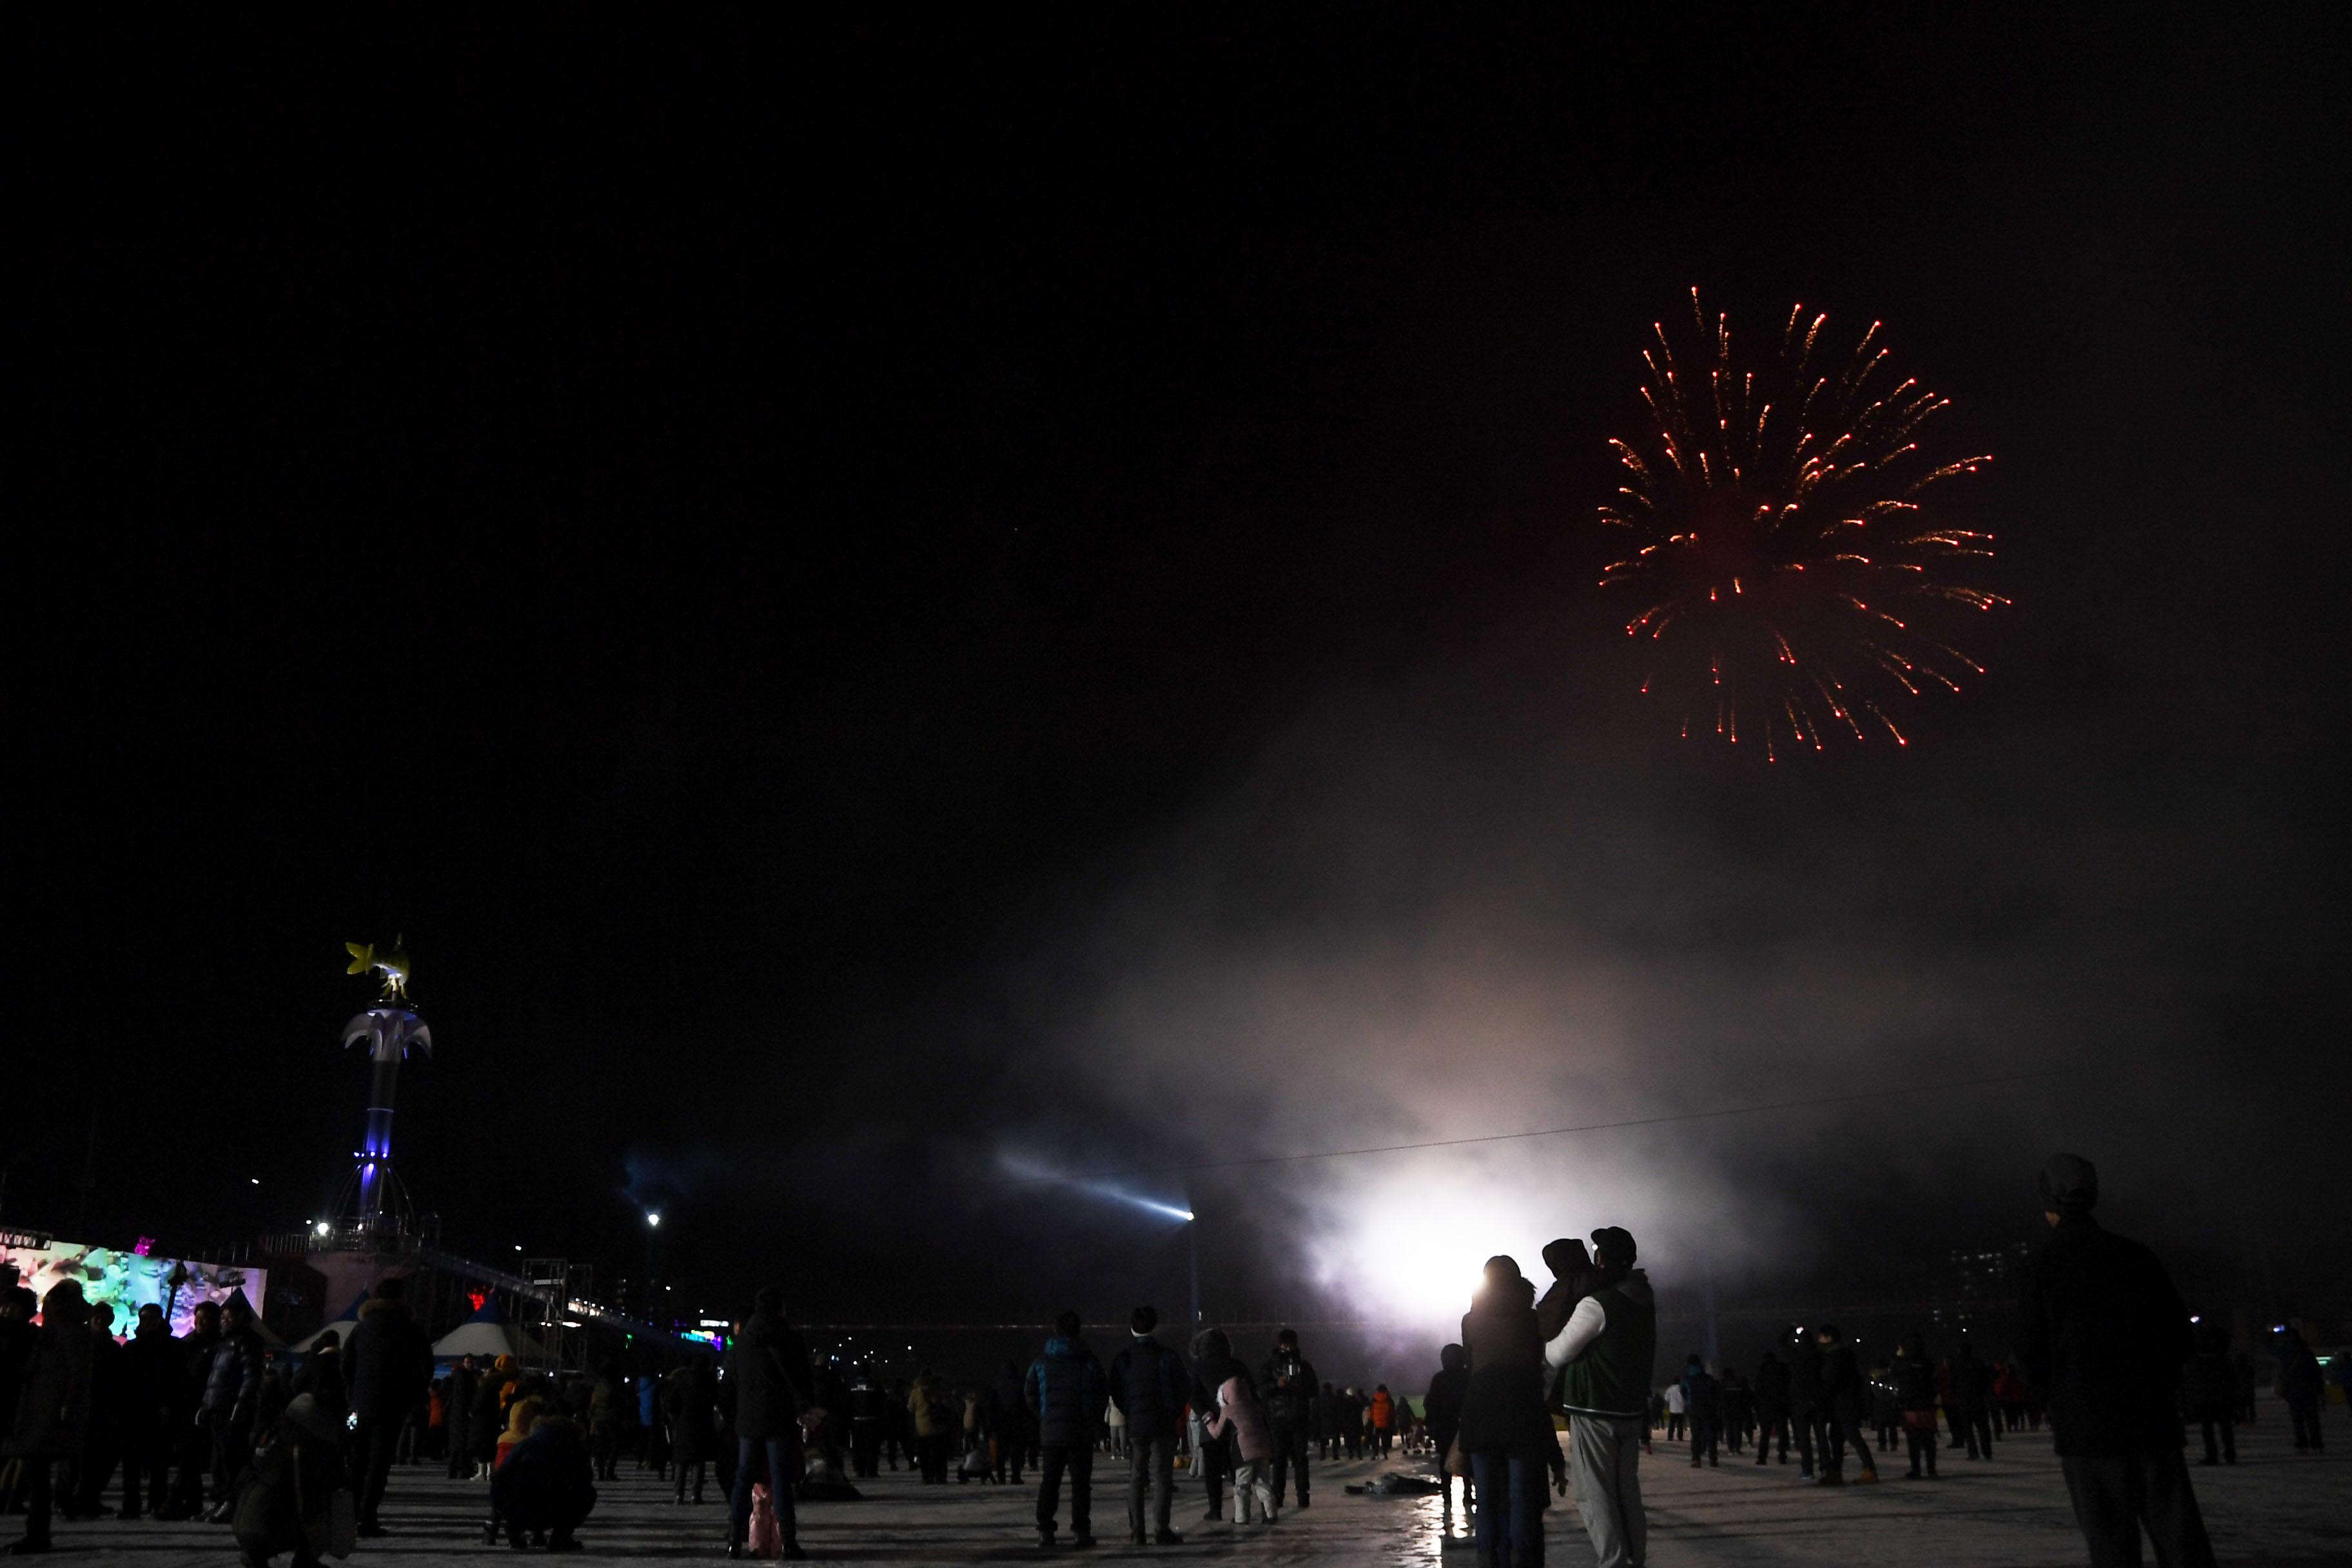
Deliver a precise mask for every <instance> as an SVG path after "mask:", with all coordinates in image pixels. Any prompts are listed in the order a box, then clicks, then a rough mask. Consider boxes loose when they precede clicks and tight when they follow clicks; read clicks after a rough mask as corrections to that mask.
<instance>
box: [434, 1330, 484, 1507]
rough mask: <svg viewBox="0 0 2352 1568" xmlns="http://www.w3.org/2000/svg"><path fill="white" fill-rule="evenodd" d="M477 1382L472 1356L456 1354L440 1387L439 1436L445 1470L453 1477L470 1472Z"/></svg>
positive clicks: (478, 1385)
mask: <svg viewBox="0 0 2352 1568" xmlns="http://www.w3.org/2000/svg"><path fill="white" fill-rule="evenodd" d="M481 1384H482V1378H481V1373H479V1372H478V1371H477V1370H476V1369H475V1366H474V1358H473V1357H472V1356H469V1355H468V1356H459V1357H458V1358H457V1365H456V1366H454V1367H452V1368H450V1370H449V1383H448V1386H447V1387H446V1388H444V1389H443V1390H442V1391H441V1410H442V1416H441V1422H442V1428H441V1430H442V1438H443V1440H444V1441H445V1442H446V1443H447V1444H448V1445H449V1454H448V1460H449V1471H448V1473H449V1479H451V1480H453V1481H457V1480H463V1479H466V1478H467V1477H468V1476H470V1475H472V1474H473V1473H474V1436H473V1424H474V1399H475V1396H476V1395H477V1394H479V1393H480V1391H481Z"/></svg>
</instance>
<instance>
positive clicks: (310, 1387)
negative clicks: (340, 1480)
mask: <svg viewBox="0 0 2352 1568" xmlns="http://www.w3.org/2000/svg"><path fill="white" fill-rule="evenodd" d="M304 1394H309V1395H310V1399H311V1402H312V1403H313V1404H314V1405H316V1406H317V1407H318V1409H319V1410H320V1413H321V1414H323V1415H325V1416H326V1418H327V1420H328V1422H329V1423H330V1424H331V1425H332V1426H334V1427H335V1429H336V1430H337V1431H339V1432H340V1431H341V1430H342V1429H343V1418H344V1417H345V1416H347V1415H350V1414H351V1413H352V1401H351V1394H350V1393H349V1392H348V1391H347V1390H346V1389H345V1388H344V1387H343V1357H342V1336H341V1335H340V1334H338V1333H336V1332H335V1331H334V1330H332V1329H326V1330H322V1331H320V1334H319V1337H318V1339H317V1340H316V1341H315V1342H313V1343H312V1344H311V1346H310V1355H309V1356H308V1357H307V1358H306V1359H305V1360H304V1362H303V1364H302V1370H301V1372H300V1373H298V1374H297V1375H296V1376H295V1379H294V1397H295V1398H297V1399H299V1398H300V1397H301V1396H302V1395H304Z"/></svg>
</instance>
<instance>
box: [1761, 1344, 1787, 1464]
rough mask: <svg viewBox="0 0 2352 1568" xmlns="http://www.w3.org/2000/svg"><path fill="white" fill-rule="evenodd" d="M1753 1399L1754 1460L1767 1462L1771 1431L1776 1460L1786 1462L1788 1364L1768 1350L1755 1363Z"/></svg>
mask: <svg viewBox="0 0 2352 1568" xmlns="http://www.w3.org/2000/svg"><path fill="white" fill-rule="evenodd" d="M1753 1387H1754V1389H1755V1400H1756V1462H1757V1463H1758V1464H1759V1465H1762V1464H1769V1463H1770V1462H1771V1458H1772V1435H1773V1434H1774V1433H1776V1432H1777V1433H1779V1434H1780V1462H1781V1463H1782V1464H1784V1465H1785V1464H1787V1463H1788V1462H1789V1368H1788V1365H1787V1363H1784V1362H1782V1361H1781V1360H1780V1357H1779V1356H1776V1355H1774V1354H1773V1353H1772V1352H1770V1351H1766V1352H1764V1359H1763V1360H1762V1361H1761V1362H1759V1363H1757V1367H1756V1381H1755V1383H1754V1384H1753Z"/></svg>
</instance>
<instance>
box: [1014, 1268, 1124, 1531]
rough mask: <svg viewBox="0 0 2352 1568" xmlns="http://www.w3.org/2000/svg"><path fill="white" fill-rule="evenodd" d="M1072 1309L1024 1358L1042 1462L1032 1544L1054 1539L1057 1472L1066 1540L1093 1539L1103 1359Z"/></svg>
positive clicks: (1104, 1397)
mask: <svg viewBox="0 0 2352 1568" xmlns="http://www.w3.org/2000/svg"><path fill="white" fill-rule="evenodd" d="M1078 1325H1079V1319H1078V1315H1077V1314H1076V1312H1064V1313H1063V1314H1062V1315H1061V1316H1060V1317H1058V1318H1056V1319H1055V1320H1054V1336H1053V1338H1051V1339H1049V1340H1047V1341H1046V1342H1045V1351H1044V1352H1042V1353H1041V1354H1040V1355H1039V1356H1038V1357H1037V1359H1036V1360H1035V1361H1034V1362H1032V1363H1029V1375H1028V1377H1027V1379H1026V1380H1025V1381H1024V1384H1023V1385H1022V1402H1023V1403H1024V1405H1027V1406H1028V1409H1029V1414H1030V1415H1032V1416H1033V1417H1034V1419H1035V1421H1036V1423H1037V1441H1038V1445H1039V1447H1040V1448H1041V1449H1042V1450H1043V1458H1044V1463H1043V1464H1042V1465H1041V1466H1040V1467H1039V1479H1038V1484H1037V1544H1038V1545H1039V1546H1041V1547H1050V1546H1052V1545H1053V1544H1054V1531H1055V1514H1056V1513H1057V1512H1058V1511H1059V1510H1060V1507H1061V1501H1062V1476H1063V1473H1064V1472H1065V1471H1066V1472H1067V1473H1068V1475H1069V1478H1070V1544H1071V1545H1073V1546H1077V1547H1087V1546H1092V1545H1093V1544H1094V1543H1095V1538H1094V1531H1093V1530H1092V1528H1091V1527H1092V1525H1093V1523H1094V1511H1093V1502H1094V1498H1093V1491H1094V1458H1095V1439H1096V1437H1097V1436H1098V1435H1099V1433H1100V1432H1101V1430H1102V1415H1103V1406H1104V1405H1105V1403H1106V1402H1107V1401H1108V1398H1109V1391H1108V1384H1107V1383H1106V1380H1105V1379H1104V1377H1103V1369H1102V1363H1100V1362H1098V1361H1097V1360H1096V1359H1095V1352H1093V1351H1092V1350H1090V1349H1088V1348H1087V1342H1086V1341H1085V1340H1083V1339H1081V1338H1080V1337H1079V1335H1078Z"/></svg>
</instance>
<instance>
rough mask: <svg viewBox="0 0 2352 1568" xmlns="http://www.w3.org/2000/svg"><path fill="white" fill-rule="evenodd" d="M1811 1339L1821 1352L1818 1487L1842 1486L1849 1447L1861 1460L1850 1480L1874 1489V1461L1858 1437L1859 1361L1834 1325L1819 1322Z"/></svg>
mask: <svg viewBox="0 0 2352 1568" xmlns="http://www.w3.org/2000/svg"><path fill="white" fill-rule="evenodd" d="M1813 1339H1814V1341H1815V1342H1817V1343H1818V1344H1819V1345H1820V1346H1821V1350H1822V1392H1821V1411H1822V1474H1821V1480H1822V1485H1823V1486H1825V1487H1833V1486H1843V1485H1844V1484H1845V1451H1846V1449H1848V1448H1852V1449H1853V1451H1854V1452H1855V1453H1856V1454H1857V1455H1859V1456H1861V1458H1862V1474H1861V1475H1859V1476H1857V1477H1855V1478H1854V1479H1856V1480H1857V1481H1861V1482H1864V1483H1866V1484H1868V1485H1871V1486H1875V1485H1877V1484H1878V1462H1877V1460H1875V1459H1874V1458H1871V1454H1870V1443H1869V1440H1868V1439H1867V1438H1865V1437H1864V1436H1863V1435H1862V1396H1863V1389H1862V1363H1861V1360H1860V1359H1859V1358H1858V1357H1856V1356H1855V1355H1854V1353H1853V1346H1852V1345H1850V1344H1847V1343H1846V1342H1845V1336H1844V1335H1843V1334H1841V1333H1839V1332H1838V1326H1837V1325H1836V1324H1835V1323H1823V1324H1822V1326H1821V1327H1820V1328H1819V1329H1817V1330H1815V1331H1814V1333H1813Z"/></svg>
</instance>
